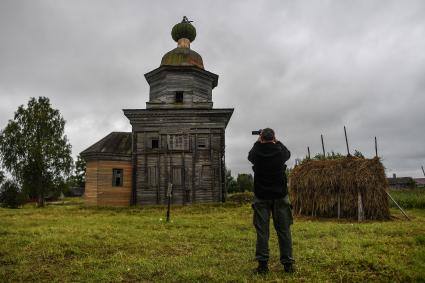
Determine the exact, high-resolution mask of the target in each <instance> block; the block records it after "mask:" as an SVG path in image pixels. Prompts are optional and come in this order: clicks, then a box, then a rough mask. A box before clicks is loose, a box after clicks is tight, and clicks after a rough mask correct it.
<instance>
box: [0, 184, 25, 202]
mask: <svg viewBox="0 0 425 283" xmlns="http://www.w3.org/2000/svg"><path fill="white" fill-rule="evenodd" d="M25 200H26V198H25V195H24V193H23V192H22V190H21V189H20V188H19V186H18V184H16V183H15V182H13V181H10V180H8V181H6V182H4V184H3V185H2V186H1V189H0V204H1V205H2V206H3V207H9V208H18V207H19V206H21V205H23V204H24V203H25Z"/></svg>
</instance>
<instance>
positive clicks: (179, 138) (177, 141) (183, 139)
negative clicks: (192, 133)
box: [168, 135, 189, 150]
mask: <svg viewBox="0 0 425 283" xmlns="http://www.w3.org/2000/svg"><path fill="white" fill-rule="evenodd" d="M168 140H169V149H172V150H185V149H188V147H189V144H188V139H187V136H184V135H170V136H169V139H168Z"/></svg>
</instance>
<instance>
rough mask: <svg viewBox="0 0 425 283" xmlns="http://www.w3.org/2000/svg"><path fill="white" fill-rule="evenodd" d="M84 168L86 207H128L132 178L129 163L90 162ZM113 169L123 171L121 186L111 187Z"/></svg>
mask: <svg viewBox="0 0 425 283" xmlns="http://www.w3.org/2000/svg"><path fill="white" fill-rule="evenodd" d="M86 166H87V167H86V193H85V203H86V205H89V206H90V205H97V206H129V205H130V200H131V186H132V177H133V173H132V164H131V161H105V160H90V161H88V162H87V165H86ZM113 169H123V185H122V186H118V187H116V186H112V171H113Z"/></svg>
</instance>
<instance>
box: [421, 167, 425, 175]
mask: <svg viewBox="0 0 425 283" xmlns="http://www.w3.org/2000/svg"><path fill="white" fill-rule="evenodd" d="M421 168H422V173H424V176H425V171H424V167H423V166H421Z"/></svg>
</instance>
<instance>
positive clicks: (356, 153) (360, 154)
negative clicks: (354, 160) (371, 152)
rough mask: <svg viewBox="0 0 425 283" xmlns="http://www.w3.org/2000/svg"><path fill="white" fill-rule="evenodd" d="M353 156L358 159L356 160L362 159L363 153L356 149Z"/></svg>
mask: <svg viewBox="0 0 425 283" xmlns="http://www.w3.org/2000/svg"><path fill="white" fill-rule="evenodd" d="M354 156H355V157H358V158H364V155H363V153H361V152H360V151H358V150H357V149H356V150H354Z"/></svg>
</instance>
